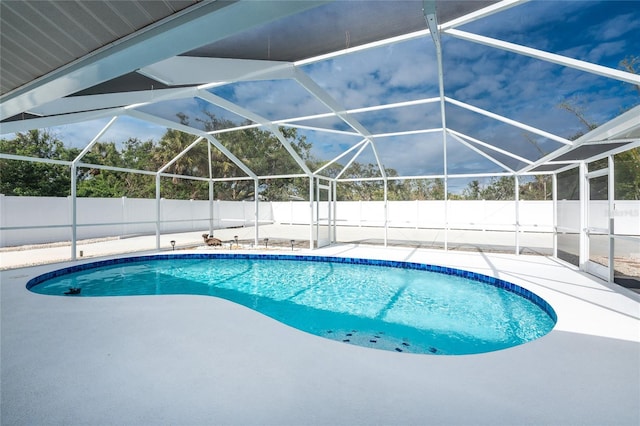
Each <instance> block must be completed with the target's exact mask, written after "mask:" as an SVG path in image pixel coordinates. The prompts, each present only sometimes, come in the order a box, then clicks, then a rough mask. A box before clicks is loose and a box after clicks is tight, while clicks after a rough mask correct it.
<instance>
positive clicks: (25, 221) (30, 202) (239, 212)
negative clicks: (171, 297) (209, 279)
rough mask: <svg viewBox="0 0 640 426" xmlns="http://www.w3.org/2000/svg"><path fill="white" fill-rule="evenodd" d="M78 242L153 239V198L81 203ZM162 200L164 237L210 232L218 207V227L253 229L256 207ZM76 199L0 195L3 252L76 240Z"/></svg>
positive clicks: (267, 215) (264, 216) (265, 212)
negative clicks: (73, 237)
mask: <svg viewBox="0 0 640 426" xmlns="http://www.w3.org/2000/svg"><path fill="white" fill-rule="evenodd" d="M76 200H77V207H76V211H77V216H76V218H77V219H76V220H77V238H78V239H80V240H82V239H90V238H100V237H112V236H119V237H123V236H130V235H145V234H147V235H148V234H154V233H155V232H156V222H157V220H156V219H157V217H156V215H157V213H156V212H157V205H156V200H154V199H139V198H126V197H124V198H77V199H76ZM212 204H213V206H211V205H210V203H209V201H206V200H165V199H162V200H160V231H161V232H162V233H171V232H189V231H199V230H202V231H206V230H208V229H209V225H210V221H209V217H210V212H211V208H212V207H213V218H214V219H213V227H214V228H228V227H233V226H250V225H253V223H254V217H255V214H254V210H255V204H254V203H253V202H244V201H241V202H234V201H214V202H213V203H212ZM72 212H73V203H72V199H71V197H66V198H62V197H8V196H3V195H0V229H1V231H0V247H8V246H15V245H24V244H39V243H52V242H58V241H70V240H71V224H72ZM271 222H272V215H271V211H270V208H269V205H268V204H265V203H262V204H261V205H260V223H271Z"/></svg>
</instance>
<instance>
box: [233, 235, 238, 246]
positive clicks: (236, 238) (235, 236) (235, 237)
mask: <svg viewBox="0 0 640 426" xmlns="http://www.w3.org/2000/svg"><path fill="white" fill-rule="evenodd" d="M233 239H234V240H236V247H238V236H237V235H234V236H233Z"/></svg>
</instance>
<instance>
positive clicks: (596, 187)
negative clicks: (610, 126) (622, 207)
mask: <svg viewBox="0 0 640 426" xmlns="http://www.w3.org/2000/svg"><path fill="white" fill-rule="evenodd" d="M587 182H588V185H587V187H588V202H587V236H588V252H589V258H588V261H587V265H586V266H587V271H588V272H590V273H592V274H594V275H597V276H599V277H600V278H603V279H605V280H607V281H608V280H609V265H610V262H609V255H610V247H609V245H610V228H609V226H610V222H611V220H610V219H611V218H610V211H611V209H610V205H609V172H608V170H607V169H602V170H599V171H598V172H595V173H589V174H588V175H587Z"/></svg>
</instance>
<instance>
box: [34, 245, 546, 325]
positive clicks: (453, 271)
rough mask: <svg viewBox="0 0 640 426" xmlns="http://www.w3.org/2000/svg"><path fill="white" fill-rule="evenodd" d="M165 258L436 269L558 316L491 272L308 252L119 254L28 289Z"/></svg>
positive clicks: (65, 271)
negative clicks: (72, 275) (85, 273)
mask: <svg viewBox="0 0 640 426" xmlns="http://www.w3.org/2000/svg"><path fill="white" fill-rule="evenodd" d="M164 259H262V260H292V261H307V262H332V263H350V264H358V265H376V266H385V267H389V268H402V269H416V270H421V271H429V272H435V273H439V274H445V275H454V276H458V277H462V278H466V279H469V280H472V281H477V282H481V283H484V284H489V285H492V286H495V287H498V288H502V289H504V290H506V291H509V292H511V293H515V294H517V295H518V296H520V297H523V298H525V299H527V300H529V301H531V302H532V303H534V304H535V305H537V306H538V307H539V308H540V309H542V310H543V311H544V312H545V313H546V314H547V315H549V317H550V318H551V319H552V320H553V322H554V323H557V322H558V317H557V315H556V312H555V311H554V309H553V308H552V307H551V305H549V304H548V303H547V301H546V300H544V299H543V298H541V297H540V296H538V295H537V294H535V293H533V292H531V291H529V290H527V289H526V288H523V287H520V286H519V285H516V284H513V283H510V282H508V281H505V280H502V279H500V278H496V277H491V276H489V275H484V274H479V273H477V272H470V271H465V270H464V269H457V268H450V267H445V266H438V265H431V264H428V263H415V262H403V261H396V260H380V259H363V258H353V257H333V256H307V255H283V254H252V253H189V254H173V253H172V254H157V255H146V256H133V257H120V258H115V259H108V260H101V261H97V262H90V263H83V264H80V265H74V266H69V267H67V268H62V269H57V270H55V271H51V272H47V273H44V274H42V275H39V276H37V277H35V278H33V279H31V280H29V282H27V289H29V290H30V289H31V288H33V287H34V286H36V285H38V284H40V283H42V282H44V281H47V280H49V279H51V278H55V277H59V276H62V275H66V274H70V273H73V272H79V271H84V270H87V269H94V268H98V267H101V266H108V265H119V264H125V263H132V262H140V261H147V260H164Z"/></svg>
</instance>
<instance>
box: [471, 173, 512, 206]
mask: <svg viewBox="0 0 640 426" xmlns="http://www.w3.org/2000/svg"><path fill="white" fill-rule="evenodd" d="M480 195H481V197H482V199H483V200H513V199H514V198H515V180H514V178H513V176H501V177H499V178H496V177H493V178H491V181H490V183H489V184H488V185H487V186H486V187H485V188H484V189H482V191H481V192H480Z"/></svg>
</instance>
